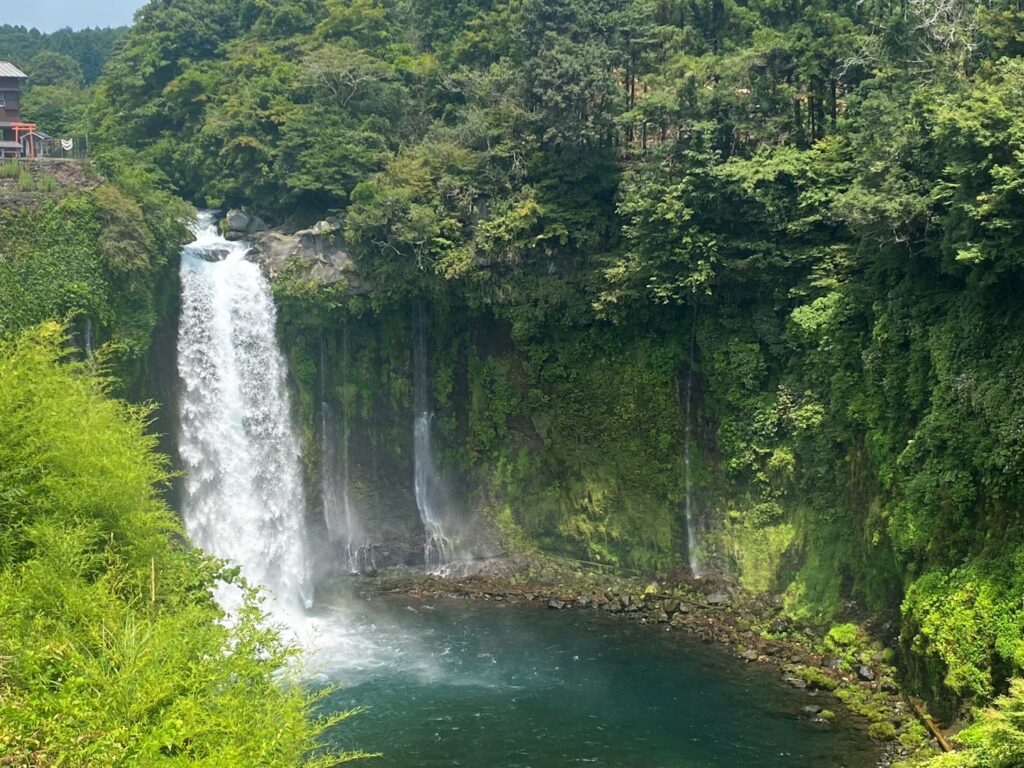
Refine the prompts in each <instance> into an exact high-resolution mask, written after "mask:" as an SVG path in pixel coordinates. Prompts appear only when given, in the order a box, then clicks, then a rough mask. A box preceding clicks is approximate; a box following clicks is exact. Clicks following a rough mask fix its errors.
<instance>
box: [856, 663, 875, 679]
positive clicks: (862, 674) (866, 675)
mask: <svg viewBox="0 0 1024 768" xmlns="http://www.w3.org/2000/svg"><path fill="white" fill-rule="evenodd" d="M857 677H859V678H860V679H861V680H863V681H864V682H865V683H873V682H874V681H875V673H874V671H873V670H872V669H871V667H868V666H866V665H864V664H861V665H860V666H859V667H857Z"/></svg>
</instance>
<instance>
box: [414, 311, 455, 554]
mask: <svg viewBox="0 0 1024 768" xmlns="http://www.w3.org/2000/svg"><path fill="white" fill-rule="evenodd" d="M425 325H426V324H425V321H424V318H423V305H422V304H421V303H417V304H416V306H415V309H414V312H413V336H414V341H413V354H412V358H413V410H414V411H415V422H414V424H413V459H414V464H415V466H414V478H413V481H414V489H415V492H416V507H417V508H418V509H419V512H420V519H421V520H422V521H423V529H424V533H425V540H424V544H423V557H424V562H425V563H426V568H427V570H428V571H429V572H431V573H437V572H440V571H442V570H443V569H444V567H445V566H447V565H448V564H449V563H450V562H451V561H452V559H453V556H454V546H453V544H452V541H451V539H449V538H448V537H447V536H446V535H445V531H444V522H443V514H444V496H445V494H444V486H443V484H442V483H441V478H440V476H439V475H438V473H437V469H436V467H435V465H434V450H433V446H432V445H431V433H432V432H433V428H434V414H433V412H432V411H431V410H430V397H429V393H428V391H427V384H428V376H427V333H426V327H425Z"/></svg>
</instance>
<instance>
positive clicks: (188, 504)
mask: <svg viewBox="0 0 1024 768" xmlns="http://www.w3.org/2000/svg"><path fill="white" fill-rule="evenodd" d="M194 231H195V234H196V241H195V242H193V243H192V244H190V245H187V246H185V248H184V250H183V251H182V254H181V319H180V322H179V326H178V374H179V376H180V379H181V384H182V392H181V397H180V398H179V417H180V440H179V451H180V454H181V459H182V462H183V464H184V467H185V497H184V504H183V510H182V515H183V518H184V522H185V528H186V530H187V531H188V534H189V536H190V537H191V539H192V541H193V542H195V543H196V544H197V545H198V546H200V547H202V548H203V549H205V550H206V551H208V552H210V553H211V554H214V555H216V556H218V557H221V558H224V559H225V560H229V561H231V562H233V563H235V564H237V565H239V566H241V570H242V574H243V575H244V576H245V577H246V578H247V579H248V580H249V581H250V582H251V583H255V584H259V585H262V586H263V587H265V588H267V589H268V590H269V591H270V592H271V593H273V594H274V595H275V597H276V603H277V605H278V606H280V607H281V608H283V609H285V610H289V611H299V610H301V607H302V606H303V605H305V606H306V607H309V606H310V605H311V603H312V586H311V578H310V569H309V565H308V562H307V558H306V551H305V550H306V546H305V530H304V521H303V515H304V510H305V500H304V497H303V488H302V470H301V463H300V459H301V456H300V448H299V440H298V438H297V436H296V433H295V430H294V428H293V425H292V422H291V413H290V405H289V397H288V389H287V386H286V368H285V362H284V358H283V356H282V354H281V352H280V350H279V349H278V346H277V339H276V336H275V319H276V311H275V308H274V302H273V299H272V296H271V292H270V285H269V283H268V282H267V280H266V278H265V277H264V276H263V274H262V273H261V272H260V270H259V268H258V267H257V266H256V265H255V264H252V263H251V262H249V261H247V260H246V258H245V254H246V251H247V246H246V245H244V244H240V243H231V242H228V241H227V240H225V239H224V238H222V237H221V236H220V235H219V234H218V232H217V230H216V227H215V224H214V220H213V217H212V215H210V214H202V215H201V216H200V219H199V222H198V223H197V225H196V227H195V230H194Z"/></svg>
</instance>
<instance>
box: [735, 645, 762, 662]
mask: <svg viewBox="0 0 1024 768" xmlns="http://www.w3.org/2000/svg"><path fill="white" fill-rule="evenodd" d="M760 656H761V654H759V653H758V652H757V651H755V650H754V649H753V648H744V649H743V650H742V651H740V658H741V659H746V660H747V661H757V660H758V659H759V658H760Z"/></svg>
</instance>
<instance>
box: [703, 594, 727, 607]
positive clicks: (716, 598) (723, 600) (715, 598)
mask: <svg viewBox="0 0 1024 768" xmlns="http://www.w3.org/2000/svg"><path fill="white" fill-rule="evenodd" d="M704 601H705V602H706V603H707V604H708V605H725V604H727V603H728V602H729V596H728V595H727V594H725V593H724V592H712V593H711V594H710V595H707V596H706V597H705V598H704Z"/></svg>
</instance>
